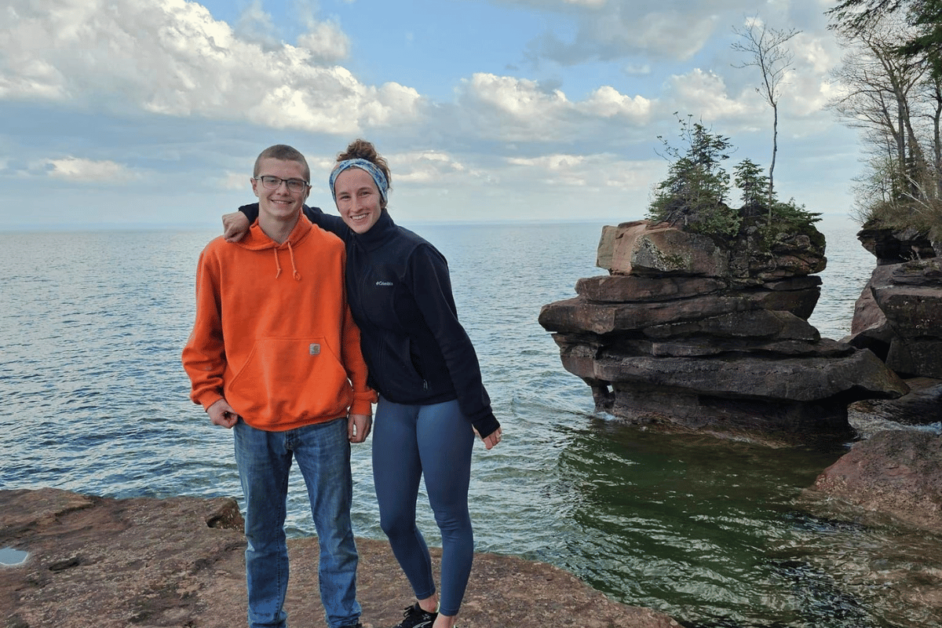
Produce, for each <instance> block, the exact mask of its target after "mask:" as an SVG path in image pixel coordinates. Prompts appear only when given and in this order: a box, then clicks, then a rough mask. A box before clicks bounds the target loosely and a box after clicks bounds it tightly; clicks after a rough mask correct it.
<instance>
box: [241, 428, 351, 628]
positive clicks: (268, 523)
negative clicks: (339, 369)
mask: <svg viewBox="0 0 942 628" xmlns="http://www.w3.org/2000/svg"><path fill="white" fill-rule="evenodd" d="M233 431H234V432H235V457H236V464H237V465H238V467H239V479H240V480H241V481H242V492H243V494H244V496H245V538H246V541H248V546H247V547H246V550H245V575H246V583H247V586H248V594H249V626H251V628H259V627H261V626H271V627H277V628H284V627H285V626H287V617H288V615H287V613H286V612H285V610H284V602H285V593H286V591H287V589H288V546H287V544H286V541H285V511H286V502H287V495H288V473H289V472H290V470H291V460H292V458H297V461H298V467H299V468H300V469H301V474H302V475H303V476H304V483H305V485H306V486H307V493H308V498H309V499H310V502H311V514H312V515H313V516H314V527H315V528H316V530H317V537H318V542H319V544H320V561H319V564H318V575H319V578H318V579H319V580H320V594H321V602H322V603H323V605H324V612H325V614H326V615H327V625H328V626H329V627H330V628H339V627H340V626H347V625H353V624H356V623H357V621H358V620H359V618H360V610H361V609H360V604H359V603H358V602H357V600H356V572H357V548H356V544H355V543H354V540H353V527H352V525H351V523H350V503H351V501H352V500H353V479H352V476H351V473H350V441H349V440H347V420H346V419H345V418H342V419H336V420H334V421H330V422H328V423H318V424H316V425H307V426H304V427H299V428H297V429H293V430H288V431H286V432H266V431H263V430H258V429H255V428H254V427H252V426H250V425H248V424H247V423H245V422H244V421H242V420H241V419H239V421H238V422H237V423H236V425H235V427H233Z"/></svg>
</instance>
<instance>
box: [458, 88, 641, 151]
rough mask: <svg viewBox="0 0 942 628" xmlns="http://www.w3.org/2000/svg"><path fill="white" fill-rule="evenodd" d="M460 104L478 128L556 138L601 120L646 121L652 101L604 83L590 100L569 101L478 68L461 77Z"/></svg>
mask: <svg viewBox="0 0 942 628" xmlns="http://www.w3.org/2000/svg"><path fill="white" fill-rule="evenodd" d="M459 103H460V106H461V107H462V108H463V110H464V111H465V112H467V114H468V115H467V117H468V118H469V119H472V120H476V121H477V125H478V128H477V132H479V133H482V134H485V135H487V136H496V137H499V138H501V139H502V140H504V141H521V140H526V141H530V142H532V141H556V140H562V139H566V138H572V137H573V136H574V135H577V134H580V133H589V132H590V129H591V127H593V126H595V125H597V124H598V123H599V122H601V121H603V120H608V119H612V118H616V119H621V120H622V121H624V122H627V123H629V124H633V125H640V124H643V123H644V122H645V121H646V120H648V118H649V116H650V114H651V109H652V103H651V102H650V101H649V100H647V99H646V98H644V97H642V96H634V97H630V96H626V95H623V94H621V93H619V92H618V91H617V90H615V89H614V88H613V87H610V86H603V87H600V88H598V89H597V90H595V91H594V92H593V93H592V94H591V95H590V96H589V98H588V99H586V100H584V101H579V102H572V101H570V100H569V99H568V98H567V97H566V94H565V93H564V92H563V91H562V90H560V89H556V88H550V89H545V88H543V87H542V86H541V85H540V84H539V83H538V82H536V81H531V80H528V79H520V78H515V77H511V76H497V75H494V74H487V73H477V74H474V75H473V76H472V77H471V78H470V79H465V80H463V81H462V85H461V88H460V89H459Z"/></svg>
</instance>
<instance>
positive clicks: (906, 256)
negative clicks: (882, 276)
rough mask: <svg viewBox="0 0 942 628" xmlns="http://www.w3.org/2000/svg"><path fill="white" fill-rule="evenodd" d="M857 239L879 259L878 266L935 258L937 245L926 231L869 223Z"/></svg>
mask: <svg viewBox="0 0 942 628" xmlns="http://www.w3.org/2000/svg"><path fill="white" fill-rule="evenodd" d="M857 239H858V240H860V243H861V244H862V245H863V247H864V248H865V249H867V250H868V251H870V253H871V254H872V255H873V256H874V257H876V258H877V264H879V265H883V264H899V263H901V262H908V261H912V260H919V259H928V258H931V257H935V256H936V255H938V253H937V252H936V250H935V247H936V246H937V243H934V242H932V241H931V240H930V239H929V237H928V236H927V235H926V233H925V232H924V231H920V230H919V229H916V228H913V227H908V228H903V229H897V228H893V227H884V226H883V225H881V224H880V223H879V222H878V221H869V222H867V223H866V224H865V225H863V228H862V229H861V230H860V231H858V232H857Z"/></svg>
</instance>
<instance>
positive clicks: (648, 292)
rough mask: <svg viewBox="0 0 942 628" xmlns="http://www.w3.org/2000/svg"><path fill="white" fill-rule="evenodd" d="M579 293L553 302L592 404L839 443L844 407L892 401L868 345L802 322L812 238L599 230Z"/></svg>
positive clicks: (740, 432)
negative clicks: (590, 269) (589, 273)
mask: <svg viewBox="0 0 942 628" xmlns="http://www.w3.org/2000/svg"><path fill="white" fill-rule="evenodd" d="M597 263H598V265H599V266H600V267H602V268H604V269H606V270H608V271H609V275H608V276H599V277H590V278H585V279H580V280H579V281H578V283H577V284H576V292H577V294H578V296H577V297H576V298H573V299H568V300H565V301H559V302H556V303H551V304H549V305H546V306H544V307H543V309H542V310H541V312H540V318H539V321H540V324H541V325H542V326H543V327H544V328H545V329H547V330H548V331H551V332H555V333H554V336H553V337H554V339H555V340H556V342H557V344H558V345H559V347H560V354H561V357H562V362H563V365H564V366H565V368H566V369H567V370H568V371H570V372H571V373H573V374H575V375H578V376H579V377H581V378H582V379H583V380H584V381H585V382H586V383H587V384H588V385H589V386H591V387H592V390H593V394H594V397H595V402H596V407H597V409H598V410H603V411H607V412H611V413H613V414H615V415H616V416H619V417H622V418H625V419H627V420H629V421H632V422H637V423H648V424H652V423H653V424H658V425H660V426H661V427H662V428H665V429H678V428H679V429H696V430H700V431H707V432H712V433H715V434H718V435H723V436H735V437H745V438H750V439H752V440H757V441H762V442H767V443H769V444H780V443H786V444H788V443H800V442H806V441H808V440H809V439H818V438H820V437H822V436H841V437H843V436H847V435H848V434H849V433H850V428H849V425H848V422H847V404H848V403H850V402H853V401H856V400H859V399H865V398H892V397H899V396H900V395H902V394H905V393H906V392H907V389H906V386H905V385H904V384H903V383H902V382H901V381H900V380H899V378H898V377H897V376H896V375H895V374H894V373H893V372H892V371H890V370H889V369H887V368H886V366H885V365H884V364H883V363H882V362H881V361H880V360H879V359H878V358H877V357H876V356H875V355H874V354H873V353H872V352H870V351H867V350H859V349H857V348H855V347H853V346H851V345H849V344H844V343H839V342H836V341H833V340H828V339H822V338H821V337H820V335H819V333H818V331H817V330H816V329H815V328H814V327H812V326H811V325H810V324H809V323H808V322H807V318H808V317H809V316H810V315H811V313H812V311H813V310H814V306H815V304H816V303H817V299H818V296H819V294H820V284H821V280H820V278H818V277H816V276H814V275H813V273H817V272H820V271H821V270H823V269H824V267H825V264H826V259H825V257H824V238H823V236H822V235H821V234H820V233H818V232H817V230H815V229H813V227H812V228H810V230H807V231H806V232H803V233H801V232H799V233H792V234H787V235H781V236H778V237H776V238H775V239H774V240H773V241H772V242H765V241H763V233H762V230H761V229H760V228H758V227H756V226H752V227H746V228H744V229H742V230H741V231H740V236H739V237H738V238H736V239H735V240H733V241H731V242H724V241H717V240H714V239H712V238H710V237H707V236H705V235H701V234H696V233H689V232H686V231H683V230H681V229H677V228H674V227H670V226H667V225H664V224H656V225H655V224H650V223H649V222H647V221H637V222H630V223H623V224H621V225H618V226H617V227H605V229H604V230H603V233H602V238H601V241H600V244H599V249H598V262H597Z"/></svg>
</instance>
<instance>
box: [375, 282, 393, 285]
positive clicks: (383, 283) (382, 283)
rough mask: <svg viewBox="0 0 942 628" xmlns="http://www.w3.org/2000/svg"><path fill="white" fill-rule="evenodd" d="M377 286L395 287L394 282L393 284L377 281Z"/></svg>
mask: <svg viewBox="0 0 942 628" xmlns="http://www.w3.org/2000/svg"><path fill="white" fill-rule="evenodd" d="M376 285H377V286H391V285H393V282H391V281H377V282H376Z"/></svg>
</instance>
